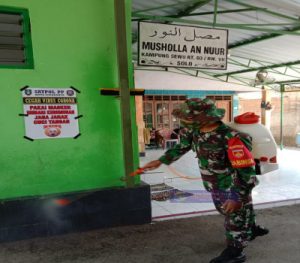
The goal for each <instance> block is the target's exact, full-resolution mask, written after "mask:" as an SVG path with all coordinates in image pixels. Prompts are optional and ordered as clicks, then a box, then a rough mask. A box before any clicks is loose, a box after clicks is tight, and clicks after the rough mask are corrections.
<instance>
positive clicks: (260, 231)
mask: <svg viewBox="0 0 300 263" xmlns="http://www.w3.org/2000/svg"><path fill="white" fill-rule="evenodd" d="M268 233H269V229H267V228H265V227H263V226H259V225H255V226H253V227H252V236H251V238H250V240H253V239H255V238H256V237H260V236H264V235H267V234H268Z"/></svg>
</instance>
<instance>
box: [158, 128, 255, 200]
mask: <svg viewBox="0 0 300 263" xmlns="http://www.w3.org/2000/svg"><path fill="white" fill-rule="evenodd" d="M232 137H238V138H239V139H240V140H241V141H242V142H243V143H244V144H245V146H246V147H247V148H248V149H249V150H250V151H251V149H252V146H251V145H252V143H251V137H250V136H249V135H248V134H245V133H241V132H238V131H236V130H234V129H232V128H230V127H229V126H227V125H225V124H224V123H222V122H221V124H220V126H219V127H218V128H217V129H216V130H214V131H212V132H207V133H204V132H200V131H199V130H198V129H197V130H193V129H183V130H181V134H180V143H179V144H177V145H175V146H174V147H173V148H172V149H170V150H168V151H166V152H165V154H164V155H163V156H161V157H160V158H159V160H160V161H161V162H162V163H164V164H167V165H169V164H171V163H172V162H174V161H176V160H178V159H179V158H180V157H181V156H182V155H184V154H185V153H186V152H188V151H189V150H190V149H192V150H193V151H194V152H196V154H197V158H198V165H199V168H200V173H201V177H202V180H203V184H204V187H205V188H206V190H208V191H216V190H224V191H229V192H230V193H231V197H230V198H229V199H238V200H241V199H242V198H243V197H246V196H248V194H249V193H250V192H251V189H252V188H253V187H254V186H255V185H256V184H257V183H258V180H257V178H256V173H255V169H254V167H253V166H251V167H246V168H233V167H232V166H231V163H230V161H229V159H228V156H227V148H228V140H229V139H230V138H232Z"/></svg>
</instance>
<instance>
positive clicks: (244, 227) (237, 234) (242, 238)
mask: <svg viewBox="0 0 300 263" xmlns="http://www.w3.org/2000/svg"><path fill="white" fill-rule="evenodd" d="M212 199H213V202H214V204H215V207H216V209H217V210H218V211H219V213H221V214H222V215H224V216H225V223H224V226H225V231H226V241H227V245H229V246H234V247H238V248H244V247H246V246H247V244H248V241H249V240H250V238H251V236H252V231H251V230H252V227H253V226H254V225H255V223H256V222H255V213H254V210H253V204H252V196H251V192H250V193H249V194H248V195H247V196H246V197H245V198H243V200H242V204H243V206H242V208H241V209H239V210H238V211H236V212H234V213H231V214H225V213H224V210H223V209H222V205H223V204H224V202H225V201H226V200H228V195H226V192H224V191H213V192H212Z"/></svg>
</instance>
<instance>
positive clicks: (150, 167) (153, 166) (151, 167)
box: [142, 160, 161, 171]
mask: <svg viewBox="0 0 300 263" xmlns="http://www.w3.org/2000/svg"><path fill="white" fill-rule="evenodd" d="M160 165H161V161H160V160H154V161H151V162H149V163H147V164H145V165H144V166H143V167H142V169H143V170H145V171H149V170H154V169H156V168H158V167H159V166H160Z"/></svg>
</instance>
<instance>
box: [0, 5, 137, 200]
mask: <svg viewBox="0 0 300 263" xmlns="http://www.w3.org/2000/svg"><path fill="white" fill-rule="evenodd" d="M130 4H131V1H127V5H128V10H127V11H128V12H130ZM0 6H11V7H21V8H27V9H28V10H29V15H30V20H31V30H32V45H33V55H34V65H35V68H34V69H32V70H30V69H3V68H1V69H0V89H1V98H2V99H1V103H0V122H1V130H0V138H1V142H0V145H1V152H0V199H4V198H13V197H21V196H31V195H43V194H50V193H60V192H68V191H76V190H85V189H96V188H104V187H111V186H122V185H124V183H123V182H121V181H120V177H122V176H124V173H123V171H124V164H123V149H122V138H121V120H120V107H119V104H120V103H119V100H118V99H117V98H115V97H111V96H100V95H99V88H104V87H107V88H116V87H118V75H117V57H116V43H115V39H116V36H115V25H114V1H113V0H63V1H62V0H0ZM128 17H129V16H128ZM127 26H129V22H128V24H127ZM129 32H130V31H129ZM128 36H130V34H128ZM128 43H130V38H129V40H128ZM128 50H130V47H128ZM130 61H131V60H130ZM130 70H131V72H132V69H130ZM25 85H29V86H31V87H60V88H62V87H69V86H74V87H76V88H77V89H79V90H80V91H81V94H78V95H77V97H78V110H79V113H80V114H83V116H84V117H83V118H81V119H79V125H80V132H81V134H82V136H81V137H79V138H78V139H77V140H74V139H71V138H70V139H69V138H68V139H49V140H47V139H46V140H35V141H34V142H30V141H27V140H25V139H23V135H24V120H23V118H22V117H19V116H18V114H19V113H22V107H23V105H22V99H21V92H20V88H21V87H23V86H25ZM133 114H134V112H133ZM133 127H135V126H134V125H133ZM134 140H136V134H135V132H134ZM134 144H135V155H136V156H135V161H136V162H137V150H136V143H134Z"/></svg>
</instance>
